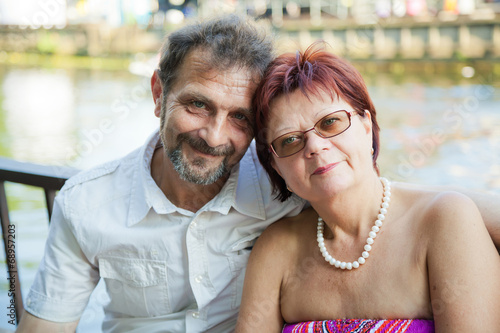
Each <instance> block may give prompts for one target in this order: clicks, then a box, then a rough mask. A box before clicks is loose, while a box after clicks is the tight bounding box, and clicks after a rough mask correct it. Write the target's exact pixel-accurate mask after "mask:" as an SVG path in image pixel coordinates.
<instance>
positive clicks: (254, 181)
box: [207, 141, 266, 220]
mask: <svg viewBox="0 0 500 333" xmlns="http://www.w3.org/2000/svg"><path fill="white" fill-rule="evenodd" d="M254 146H255V142H254V141H252V143H251V145H250V147H249V148H248V150H247V151H246V153H245V155H244V156H243V158H242V159H241V161H240V162H239V163H238V164H237V165H235V166H234V167H233V169H232V170H231V176H230V177H229V179H228V180H227V181H226V184H224V186H223V188H222V190H221V191H220V193H219V194H218V195H217V196H216V197H215V198H214V199H213V200H212V201H210V202H209V203H208V204H207V210H211V211H217V212H219V213H221V214H223V215H227V214H228V213H229V211H230V210H231V207H233V208H234V209H235V210H237V211H238V212H239V213H241V214H243V215H246V216H250V217H253V218H257V219H261V220H265V219H266V213H265V209H264V201H263V198H262V191H261V188H260V182H259V178H258V175H257V169H256V167H255V161H257V160H256V158H257V157H256V156H255V149H254V148H255V147H254ZM257 163H259V162H258V161H257Z"/></svg>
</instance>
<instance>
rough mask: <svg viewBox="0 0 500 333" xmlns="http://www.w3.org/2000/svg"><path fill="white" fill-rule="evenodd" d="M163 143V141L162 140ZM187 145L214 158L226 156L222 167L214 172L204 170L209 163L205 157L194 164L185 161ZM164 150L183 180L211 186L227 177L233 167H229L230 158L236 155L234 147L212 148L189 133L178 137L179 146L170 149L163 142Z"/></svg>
mask: <svg viewBox="0 0 500 333" xmlns="http://www.w3.org/2000/svg"><path fill="white" fill-rule="evenodd" d="M162 141H163V140H162ZM183 143H186V144H188V145H189V146H191V147H192V148H194V149H196V150H198V151H200V152H202V153H204V154H209V155H213V156H225V158H224V160H223V161H222V162H221V163H220V165H219V166H218V167H217V168H215V169H213V170H206V169H203V168H204V167H205V166H206V164H207V161H206V160H205V159H204V158H203V157H199V158H196V159H195V160H194V161H193V162H192V163H189V162H188V161H185V160H184V159H183V155H182V144H183ZM163 144H164V149H165V152H166V154H167V156H168V157H169V159H170V161H171V162H172V164H173V166H174V169H175V171H177V173H178V174H179V176H180V177H181V179H182V180H185V181H188V182H190V183H193V184H197V185H210V184H213V183H215V182H216V181H217V180H218V179H220V178H221V177H223V176H225V175H227V174H228V173H229V172H230V171H231V168H232V167H233V166H232V165H231V166H229V165H228V160H229V157H230V156H232V155H233V154H234V151H235V150H234V147H232V146H224V147H215V148H214V147H210V146H209V145H208V144H207V143H206V142H205V140H203V139H201V138H193V137H191V136H190V135H189V134H187V133H181V134H179V135H178V136H177V145H176V146H175V147H174V148H172V149H168V148H167V146H166V142H163ZM196 168H200V169H202V170H203V171H205V172H203V171H201V172H200V171H198V170H196Z"/></svg>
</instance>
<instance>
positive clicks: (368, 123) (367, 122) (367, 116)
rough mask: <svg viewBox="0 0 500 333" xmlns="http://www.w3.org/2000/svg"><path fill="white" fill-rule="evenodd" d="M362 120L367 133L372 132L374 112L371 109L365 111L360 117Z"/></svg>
mask: <svg viewBox="0 0 500 333" xmlns="http://www.w3.org/2000/svg"><path fill="white" fill-rule="evenodd" d="M360 118H361V122H362V123H363V126H364V128H365V131H366V134H370V135H371V133H372V114H371V113H370V111H368V110H365V111H364V117H360Z"/></svg>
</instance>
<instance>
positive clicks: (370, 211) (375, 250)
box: [237, 46, 500, 332]
mask: <svg viewBox="0 0 500 333" xmlns="http://www.w3.org/2000/svg"><path fill="white" fill-rule="evenodd" d="M254 102H255V103H254V104H255V107H256V111H257V125H256V126H257V128H256V130H257V131H256V133H257V143H258V149H259V158H260V160H261V162H262V164H263V165H264V167H265V168H266V170H267V172H268V173H269V175H270V178H271V180H272V182H273V185H274V186H275V188H276V190H277V192H278V198H279V199H280V200H281V201H284V200H286V199H287V198H288V197H289V196H291V195H292V193H295V194H297V195H298V196H300V197H302V198H304V199H306V200H308V201H309V202H310V203H311V206H312V207H311V208H310V209H308V210H306V211H304V212H303V213H301V214H300V215H298V216H296V217H293V218H288V219H286V220H282V221H279V222H277V223H275V224H273V225H271V226H270V227H269V228H268V229H267V230H266V231H265V232H264V233H263V234H262V236H261V237H260V238H259V240H258V241H257V243H256V245H255V247H254V249H253V251H252V255H251V257H250V261H249V264H248V267H247V273H246V277H245V286H244V291H243V301H242V304H241V310H240V317H239V319H238V325H237V332H281V331H282V330H283V332H338V331H341V332H351V331H353V332H354V331H356V332H379V331H380V332H396V331H397V332H433V331H434V329H435V331H437V332H498V331H499V330H500V319H499V318H500V316H499V311H500V257H499V256H498V252H497V251H496V249H495V246H494V245H493V242H492V240H491V238H490V236H489V234H488V232H487V230H486V228H485V226H484V223H483V221H482V219H481V216H480V214H479V212H478V209H477V207H476V206H475V204H474V203H473V202H472V201H471V200H470V199H469V198H468V197H465V196H463V195H461V194H458V193H454V192H443V193H439V192H435V191H424V190H416V189H412V188H409V187H405V186H404V185H403V184H391V183H390V182H389V181H388V180H387V179H385V178H383V177H379V171H378V169H377V165H376V159H377V156H378V153H379V127H378V125H377V120H376V111H375V107H374V106H373V104H372V101H371V99H370V96H369V95H368V92H367V89H366V86H365V84H364V82H363V79H362V77H361V76H360V74H359V73H358V72H357V71H356V69H355V68H354V67H353V66H352V65H350V64H348V63H347V62H345V61H344V60H342V59H340V58H338V57H336V56H334V55H332V54H330V53H328V52H325V51H323V50H321V49H320V48H318V47H315V46H313V47H310V48H309V49H307V50H306V51H305V52H304V53H297V55H295V54H285V55H282V56H280V57H278V58H277V59H276V60H275V61H274V62H273V63H272V64H271V66H270V68H269V69H268V71H267V74H266V76H265V78H264V80H263V81H262V83H261V84H260V87H259V89H258V90H257V94H256V97H255V101H254Z"/></svg>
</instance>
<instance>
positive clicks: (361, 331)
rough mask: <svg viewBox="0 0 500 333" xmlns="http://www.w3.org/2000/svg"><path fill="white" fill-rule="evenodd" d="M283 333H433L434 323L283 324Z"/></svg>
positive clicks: (352, 321)
mask: <svg viewBox="0 0 500 333" xmlns="http://www.w3.org/2000/svg"><path fill="white" fill-rule="evenodd" d="M282 332H283V333H382V332H383V333H403V332H404V333H434V321H432V320H423V319H391V320H380V319H337V320H323V321H305V322H301V323H295V324H285V326H283V331H282Z"/></svg>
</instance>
